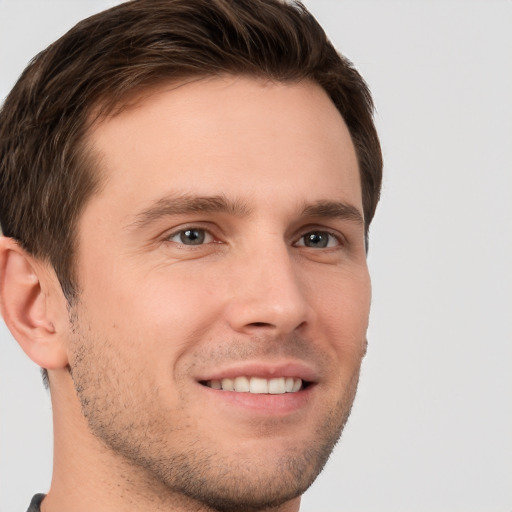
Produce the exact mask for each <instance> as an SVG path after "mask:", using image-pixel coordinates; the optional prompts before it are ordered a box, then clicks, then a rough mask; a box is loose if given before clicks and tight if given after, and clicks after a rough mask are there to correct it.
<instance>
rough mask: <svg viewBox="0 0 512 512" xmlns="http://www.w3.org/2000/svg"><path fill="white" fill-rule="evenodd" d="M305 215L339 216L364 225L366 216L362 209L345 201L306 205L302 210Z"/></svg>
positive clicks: (320, 216)
mask: <svg viewBox="0 0 512 512" xmlns="http://www.w3.org/2000/svg"><path fill="white" fill-rule="evenodd" d="M302 216H303V217H319V218H338V219H342V220H349V221H353V222H355V223H357V224H360V225H362V226H363V225H364V218H363V214H362V213H361V211H360V210H359V209H358V208H356V207H355V206H353V205H351V204H348V203H345V202H343V201H317V202H315V203H313V204H309V205H305V206H304V209H303V210H302Z"/></svg>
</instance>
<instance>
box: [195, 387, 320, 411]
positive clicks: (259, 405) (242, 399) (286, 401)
mask: <svg viewBox="0 0 512 512" xmlns="http://www.w3.org/2000/svg"><path fill="white" fill-rule="evenodd" d="M199 386H200V387H201V392H203V393H205V395H204V396H206V398H207V400H208V402H209V403H214V404H215V407H216V408H217V410H219V409H220V410H222V409H229V413H230V415H229V417H230V418H231V419H233V418H234V417H236V416H239V417H246V416H247V414H249V415H257V416H259V417H267V418H268V417H284V416H288V415H291V414H293V413H299V412H301V411H302V412H305V410H306V408H307V406H308V404H309V403H310V401H311V399H312V395H313V394H314V393H315V389H316V386H315V385H309V386H308V387H307V388H305V389H301V390H300V391H297V392H295V393H283V394H281V395H270V394H268V395H267V394H256V393H249V392H247V393H242V392H236V391H223V390H219V389H212V388H209V387H207V386H203V385H201V384H199ZM233 413H234V414H233Z"/></svg>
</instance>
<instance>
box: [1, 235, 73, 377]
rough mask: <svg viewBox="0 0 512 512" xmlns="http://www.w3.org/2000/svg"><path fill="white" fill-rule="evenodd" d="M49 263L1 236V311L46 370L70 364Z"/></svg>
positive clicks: (15, 333)
mask: <svg viewBox="0 0 512 512" xmlns="http://www.w3.org/2000/svg"><path fill="white" fill-rule="evenodd" d="M48 267H49V266H48V265H47V264H45V263H43V262H41V261H40V260H37V259H35V258H33V257H32V256H30V255H29V254H27V253H26V252H25V251H24V250H23V249H22V248H21V247H20V246H19V244H18V243H17V242H16V241H15V240H13V239H12V238H8V237H4V236H0V311H1V313H2V316H3V318H4V321H5V323H6V325H7V327H8V328H9V330H10V331H11V333H12V335H13V336H14V337H15V338H16V340H17V341H18V343H19V345H20V346H21V348H22V349H23V351H24V352H25V353H26V354H27V355H28V357H30V359H32V361H34V362H35V363H37V364H38V365H39V366H41V367H42V368H47V369H57V368H63V367H65V366H66V365H67V362H68V360H67V353H66V350H65V344H64V343H63V334H64V333H63V332H61V329H58V328H57V327H56V326H59V327H61V326H63V325H65V324H63V321H62V320H63V317H62V315H63V313H64V314H66V318H67V312H66V311H65V307H64V312H62V311H60V310H61V309H62V306H63V304H62V300H61V299H60V298H58V297H55V295H57V294H58V293H59V292H60V294H62V292H61V291H60V285H59V284H58V280H57V278H56V276H55V274H54V273H53V272H50V270H49V268H48Z"/></svg>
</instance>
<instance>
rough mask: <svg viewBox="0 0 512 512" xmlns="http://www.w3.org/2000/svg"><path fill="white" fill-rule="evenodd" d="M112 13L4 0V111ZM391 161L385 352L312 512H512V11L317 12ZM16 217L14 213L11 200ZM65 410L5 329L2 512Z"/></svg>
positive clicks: (494, 2) (381, 311)
mask: <svg viewBox="0 0 512 512" xmlns="http://www.w3.org/2000/svg"><path fill="white" fill-rule="evenodd" d="M115 3H117V2H112V1H110V2H109V1H100V0H62V1H57V0H35V1H30V0H0V101H1V100H2V99H3V98H4V97H5V95H6V94H7V92H8V91H9V90H10V88H11V87H12V86H13V84H14V82H15V80H16V78H17V76H18V75H19V74H20V73H21V71H22V70H23V68H24V67H25V65H26V64H27V62H28V61H29V59H30V58H32V56H34V55H35V54H36V53H37V52H39V51H40V50H42V49H43V48H44V47H46V46H47V44H49V43H50V42H52V41H53V40H54V39H56V38H57V37H58V36H60V35H61V34H63V33H64V32H65V31H66V30H67V29H68V28H70V27H71V26H72V25H73V24H74V23H75V22H77V21H78V20H80V19H81V18H83V17H85V16H87V15H89V14H92V13H94V12H97V11H99V10H102V9H104V8H106V7H109V6H111V5H114V4H115ZM307 5H308V6H309V7H310V9H311V10H312V11H313V12H314V13H315V15H316V16H317V18H318V19H319V21H320V22H321V23H322V24H323V25H324V27H325V29H326V31H327V33H328V35H329V36H330V37H331V39H332V40H333V42H334V43H335V45H336V46H337V48H338V49H339V50H340V51H342V52H343V53H344V54H345V55H347V56H348V57H349V58H350V59H351V60H352V61H353V62H354V63H355V65H356V67H357V68H358V69H359V70H360V71H361V73H362V74H363V76H364V77H365V78H366V80H367V81H368V83H369V84H370V88H371V90H372V92H373V95H374V98H375V102H376V105H377V124H378V128H379V132H380V136H381V140H382V145H383V150H384V157H385V179H384V188H383V195H382V201H381V204H380V206H379V208H378V211H377V217H376V219H375V221H374V224H373V226H372V229H371V239H370V254H369V263H370V268H371V272H372V276H373V286H374V292H373V306H372V317H371V326H370V331H369V351H368V355H367V357H366V359H365V361H364V364H363V370H362V375H361V383H360V388H359V394H358V397H357V399H356V403H355V406H354V409H353V413H352V417H351V419H350V420H349V423H348V425H347V427H346V430H345V433H344V435H343V438H342V441H341V442H340V444H339V445H338V447H337V449H336V451H335V453H334V454H333V456H332V457H331V460H330V462H329V463H328V465H327V467H326V469H325V471H324V473H323V474H322V475H321V477H320V478H319V479H318V481H317V482H316V483H315V484H314V485H313V487H312V488H311V489H310V491H308V493H307V494H306V495H305V497H304V499H303V506H302V511H303V512H344V511H350V512H411V511H412V512H423V511H424V512H433V511H435V512H458V511H460V512H511V511H512V320H511V318H512V299H511V296H512V271H511V266H512V228H511V226H510V225H511V223H512V207H511V201H510V197H511V191H512V142H511V141H512V100H511V95H512V2H511V1H509V0H501V1H500V0H480V1H475V0H458V1H456V0H443V1H441V0H437V1H435V0H434V1H432V0H431V1H427V0H424V1H421V0H416V1H414V0H409V1H386V0H374V1H371V0H358V1H345V0H331V1H329V0H310V1H309V2H307ZM0 200H2V198H0ZM50 411H51V410H50V400H49V397H48V395H47V393H46V391H45V390H44V389H43V386H42V384H41V380H40V376H39V371H38V369H37V368H36V367H35V366H34V365H33V364H32V363H31V362H30V361H29V360H28V359H27V358H26V356H25V355H24V354H23V353H22V352H21V350H20V349H19V348H18V346H17V344H16V343H15V342H14V340H13V339H12V337H11V336H10V334H9V333H8V331H7V329H6V328H5V326H4V325H3V324H1V325H0V512H17V511H24V510H26V507H27V504H28V502H29V500H30V497H31V496H32V494H33V493H35V492H41V491H45V490H47V489H48V486H49V482H50V477H51V463H52V461H51V459H52V455H51V451H52V436H51V413H50Z"/></svg>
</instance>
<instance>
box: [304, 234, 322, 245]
mask: <svg viewBox="0 0 512 512" xmlns="http://www.w3.org/2000/svg"><path fill="white" fill-rule="evenodd" d="M305 238H306V240H305V243H306V245H307V246H308V247H327V236H326V235H325V233H310V234H309V235H306V237H305Z"/></svg>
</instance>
